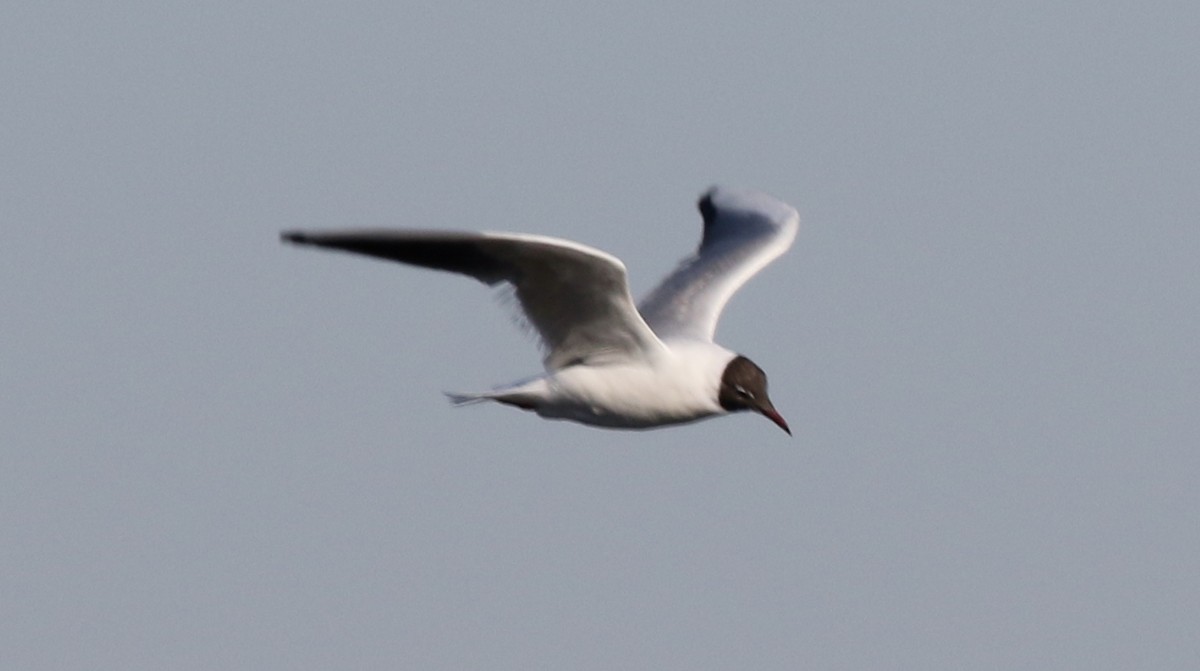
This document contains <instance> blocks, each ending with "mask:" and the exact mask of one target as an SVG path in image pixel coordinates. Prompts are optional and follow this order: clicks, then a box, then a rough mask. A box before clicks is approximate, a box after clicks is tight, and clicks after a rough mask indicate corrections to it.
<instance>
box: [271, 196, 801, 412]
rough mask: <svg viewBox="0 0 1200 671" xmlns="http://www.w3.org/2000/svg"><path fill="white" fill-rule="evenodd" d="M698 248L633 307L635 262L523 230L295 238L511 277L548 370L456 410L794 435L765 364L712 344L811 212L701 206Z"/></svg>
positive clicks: (746, 199) (487, 278)
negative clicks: (773, 427) (765, 422)
mask: <svg viewBox="0 0 1200 671" xmlns="http://www.w3.org/2000/svg"><path fill="white" fill-rule="evenodd" d="M699 208H700V214H701V215H702V216H703V217H704V237H703V239H702V240H701V241H700V249H699V250H698V251H697V252H696V253H695V254H694V255H693V256H690V257H688V258H686V259H684V260H683V261H682V262H681V263H680V264H679V267H678V268H676V269H675V270H674V272H672V273H671V274H670V275H668V276H667V277H666V279H664V280H663V281H662V283H661V284H659V285H658V287H657V288H656V289H654V291H652V292H650V295H649V296H647V297H646V299H645V300H643V301H642V303H641V305H639V306H637V307H635V306H634V302H633V297H632V296H631V295H630V293H629V283H628V281H627V279H626V276H625V265H624V264H622V263H621V261H620V260H619V259H617V258H615V257H613V256H611V255H609V254H606V253H604V252H602V251H599V250H597V249H593V248H591V247H587V246H585V245H581V244H579V243H577V242H571V241H569V240H561V239H557V238H550V237H544V236H540V235H527V234H523V233H465V232H443V231H420V230H348V231H314V232H305V231H288V232H284V233H283V239H284V240H287V241H289V242H294V243H298V244H305V245H315V246H318V247H330V248H333V249H341V250H345V251H350V252H356V253H359V254H367V255H369V256H375V257H379V258H384V259H390V260H392V261H400V262H402V263H408V264H412V265H416V266H423V267H426V268H433V269H436V270H446V271H450V272H455V273H462V274H464V275H469V276H471V277H474V278H475V279H477V280H479V281H481V282H484V283H485V284H489V285H496V284H499V283H501V282H507V283H508V284H509V285H511V286H512V288H513V289H514V290H515V294H516V298H517V300H518V301H519V302H520V306H521V309H522V310H523V311H524V313H525V317H526V318H527V319H528V320H529V323H530V324H531V325H532V326H533V328H534V329H535V330H536V331H537V333H538V335H540V337H541V340H542V343H543V344H544V345H545V348H546V351H547V354H546V358H545V361H544V365H545V369H546V372H545V374H543V375H539V376H536V377H533V378H530V379H526V380H521V381H519V382H515V383H512V384H509V385H506V386H502V387H498V388H495V389H492V390H491V391H486V392H482V393H477V394H449V396H450V398H451V400H452V401H454V402H455V403H456V404H462V403H471V402H477V401H497V402H499V403H506V404H508V405H513V406H516V407H518V408H522V409H525V410H532V411H534V412H536V413H537V414H538V415H540V416H542V417H546V418H552V419H568V420H573V421H576V422H581V423H583V424H590V425H593V426H602V427H609V428H621V429H647V428H653V427H658V426H666V425H670V424H680V423H684V422H692V421H695V420H699V419H703V418H706V417H713V416H716V415H723V414H727V413H730V412H736V411H740V410H753V411H755V412H758V413H760V414H762V415H763V416H765V417H767V418H768V419H770V420H771V421H772V422H775V424H777V425H778V426H779V428H781V429H783V430H784V431H787V432H788V433H789V434H790V433H791V430H790V429H789V428H788V425H787V422H786V421H784V419H783V417H782V416H781V415H780V414H779V412H778V411H776V410H775V406H774V405H773V404H772V403H771V399H770V398H769V397H768V396H767V376H766V374H765V373H763V371H762V369H761V368H759V367H758V366H757V365H755V364H754V362H752V361H750V359H747V358H746V357H744V356H742V355H740V354H737V353H736V352H731V351H729V350H727V349H725V348H724V347H721V346H720V345H717V344H716V343H714V342H713V334H714V332H715V331H716V328H717V319H718V318H719V317H720V316H721V310H722V309H723V308H724V307H725V303H726V302H727V301H728V300H729V298H730V296H732V295H733V293H734V292H735V291H737V290H738V288H739V287H741V286H742V284H744V283H745V282H746V281H747V280H749V279H750V278H751V277H752V276H753V275H754V274H755V273H757V272H758V271H759V270H762V268H763V267H765V266H766V265H767V264H768V263H770V262H771V261H773V260H774V259H776V258H777V257H779V255H781V254H783V252H784V251H786V250H787V248H788V247H790V246H791V244H792V241H793V240H794V239H795V237H796V232H797V230H799V227H800V216H799V215H798V214H797V213H796V210H795V209H794V208H792V207H791V206H790V205H787V204H786V203H784V202H782V201H779V200H777V199H775V198H773V197H771V196H768V195H766V194H763V193H757V192H753V191H743V190H734V189H726V188H719V187H714V188H712V189H710V190H709V191H708V192H707V193H705V194H704V195H703V196H702V197H701V198H700V201H699Z"/></svg>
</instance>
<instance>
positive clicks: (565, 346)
mask: <svg viewBox="0 0 1200 671" xmlns="http://www.w3.org/2000/svg"><path fill="white" fill-rule="evenodd" d="M282 237H283V239H284V240H286V241H289V242H294V243H298V244H304V245H315V246H317V247H329V248H333V249H340V250H345V251H349V252H356V253H359V254H366V255H368V256H375V257H379V258H383V259H389V260H392V261H399V262H401V263H408V264H412V265H415V266H422V267H425V268H432V269H434V270H446V271H449V272H454V273H461V274H463V275H468V276H470V277H474V278H475V279H477V280H479V281H481V282H483V283H485V284H488V285H493V286H494V285H497V284H500V283H502V282H507V283H508V284H510V285H511V286H512V288H513V289H514V292H515V294H516V298H517V300H518V301H519V302H520V305H521V309H522V310H523V312H524V314H525V317H526V318H527V319H528V320H529V323H530V324H531V325H532V326H533V327H534V329H536V330H537V332H538V335H540V336H541V339H542V342H543V343H544V344H545V346H546V349H547V355H546V359H545V365H546V368H547V369H548V370H556V369H559V368H562V367H564V366H568V365H572V364H575V363H584V362H590V363H597V362H600V361H603V360H606V359H610V358H617V359H619V358H630V357H639V356H649V355H651V353H653V352H656V351H658V350H660V349H662V348H663V344H662V343H661V342H660V341H659V339H658V338H657V337H655V335H654V332H653V331H651V330H650V327H648V326H647V325H646V322H645V321H644V320H643V319H642V317H641V315H640V314H638V311H637V309H636V308H635V307H634V303H633V298H632V297H631V296H630V293H629V283H628V281H627V279H626V275H625V266H624V264H622V263H621V261H620V260H619V259H617V258H615V257H613V256H611V255H609V254H605V253H604V252H601V251H599V250H596V249H593V248H591V247H587V246H584V245H581V244H578V243H575V242H570V241H568V240H559V239H556V238H548V237H542V236H537V235H523V234H516V233H465V232H442V231H416V230H349V231H316V232H305V231H289V232H284V233H283V235H282Z"/></svg>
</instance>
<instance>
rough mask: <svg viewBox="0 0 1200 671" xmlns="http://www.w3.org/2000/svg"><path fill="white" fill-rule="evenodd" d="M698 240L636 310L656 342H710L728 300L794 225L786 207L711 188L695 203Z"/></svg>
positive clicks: (787, 240)
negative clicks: (699, 218)
mask: <svg viewBox="0 0 1200 671" xmlns="http://www.w3.org/2000/svg"><path fill="white" fill-rule="evenodd" d="M698 207H699V209H700V214H701V216H702V217H703V218H704V237H703V239H702V240H701V242H700V248H699V250H697V252H696V253H695V254H694V255H692V256H690V257H688V258H686V259H684V260H683V261H681V262H680V264H679V266H678V267H677V268H676V269H675V270H674V271H673V272H672V273H671V274H670V275H668V276H667V277H666V278H665V279H664V280H663V281H662V283H660V284H659V285H658V287H656V288H655V289H654V290H653V291H651V292H650V294H649V295H648V296H646V298H645V299H644V300H643V301H642V303H641V304H640V305H639V306H638V310H639V311H640V312H641V313H642V317H643V318H644V319H645V320H646V323H648V324H649V325H650V328H651V329H653V330H654V332H655V333H656V334H657V335H658V336H659V337H660V338H691V339H698V340H707V341H711V340H712V339H713V335H714V334H715V332H716V329H717V321H718V320H719V319H720V316H721V311H722V310H723V309H724V307H725V304H726V303H727V302H728V301H729V299H730V297H732V296H733V294H734V293H735V292H736V291H737V290H738V289H739V288H740V287H741V286H742V285H743V284H745V283H746V281H747V280H749V279H750V278H751V277H753V276H754V275H755V274H756V273H758V271H760V270H762V269H763V268H764V267H765V266H766V265H767V264H768V263H770V262H771V261H773V260H775V259H776V258H778V257H779V256H780V255H781V254H783V253H784V252H785V251H787V249H788V247H790V246H791V244H792V241H793V240H794V239H795V237H796V232H797V231H798V230H799V227H800V215H799V214H797V213H796V210H795V209H794V208H792V207H791V206H790V205H788V204H786V203H784V202H783V201H780V200H778V199H776V198H773V197H771V196H768V195H766V194H763V193H757V192H753V191H740V190H733V189H723V188H718V187H714V188H712V189H710V190H709V191H708V192H707V193H705V194H704V196H703V197H701V198H700V201H699V203H698Z"/></svg>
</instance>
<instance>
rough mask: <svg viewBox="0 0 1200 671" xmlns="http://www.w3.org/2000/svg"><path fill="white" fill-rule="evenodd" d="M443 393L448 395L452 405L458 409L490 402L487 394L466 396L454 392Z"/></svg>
mask: <svg viewBox="0 0 1200 671" xmlns="http://www.w3.org/2000/svg"><path fill="white" fill-rule="evenodd" d="M442 393H443V394H445V395H446V398H448V399H450V404H451V405H453V406H454V407H456V408H458V407H462V406H464V405H475V404H476V403H483V402H484V401H487V400H490V398H489V397H488V395H487V394H464V393H461V392H454V391H444V392H442Z"/></svg>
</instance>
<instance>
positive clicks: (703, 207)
mask: <svg viewBox="0 0 1200 671" xmlns="http://www.w3.org/2000/svg"><path fill="white" fill-rule="evenodd" d="M716 191H717V187H715V186H714V187H711V188H710V189H709V190H708V191H705V192H704V195H703V196H700V200H699V202H697V203H696V207H697V208H699V210H700V216H701V217H703V218H704V225H705V226H707V225H708V224H709V223H710V222H711V221H712V220H713V219H715V218H716V217H717V206H716V205H714V204H713V194H714V193H716Z"/></svg>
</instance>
